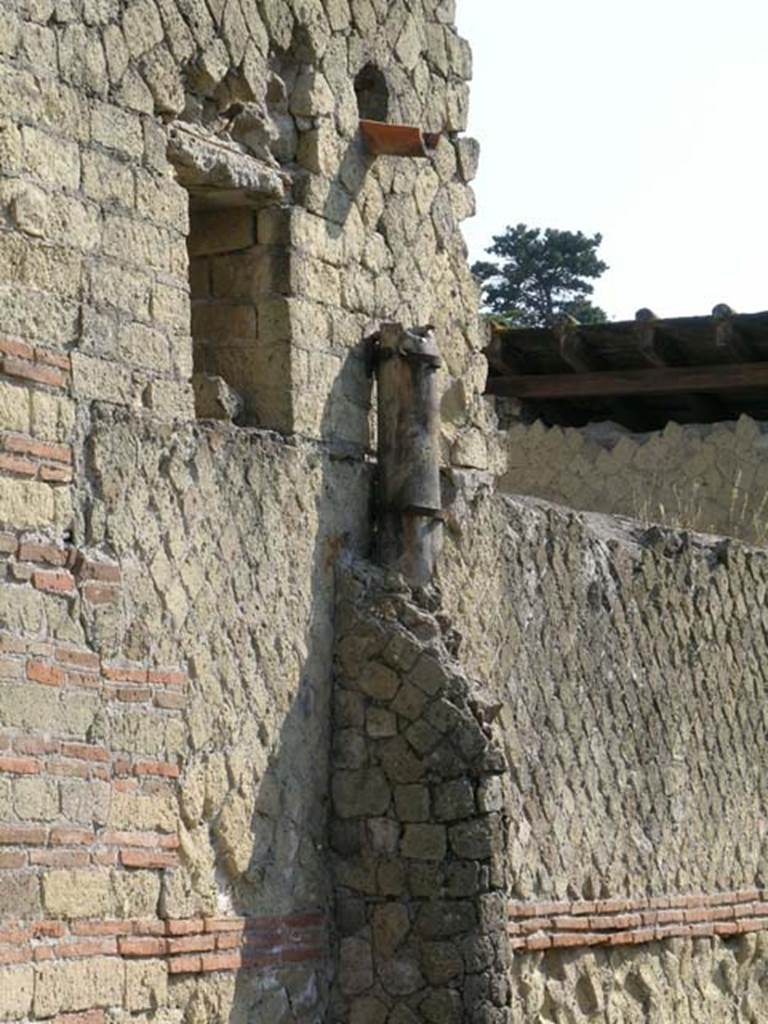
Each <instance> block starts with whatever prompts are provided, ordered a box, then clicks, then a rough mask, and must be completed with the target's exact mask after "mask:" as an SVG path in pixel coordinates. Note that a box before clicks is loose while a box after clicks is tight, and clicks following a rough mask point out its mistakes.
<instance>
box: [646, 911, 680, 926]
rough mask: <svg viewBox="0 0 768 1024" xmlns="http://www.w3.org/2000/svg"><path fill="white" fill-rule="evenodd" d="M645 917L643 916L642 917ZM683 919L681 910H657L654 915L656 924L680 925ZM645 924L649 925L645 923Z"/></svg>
mask: <svg viewBox="0 0 768 1024" xmlns="http://www.w3.org/2000/svg"><path fill="white" fill-rule="evenodd" d="M643 916H644V917H645V915H643ZM684 918H685V911H683V910H659V911H658V913H657V914H656V922H655V923H656V924H680V922H681V921H683V920H684ZM645 924H650V922H649V921H646V922H645Z"/></svg>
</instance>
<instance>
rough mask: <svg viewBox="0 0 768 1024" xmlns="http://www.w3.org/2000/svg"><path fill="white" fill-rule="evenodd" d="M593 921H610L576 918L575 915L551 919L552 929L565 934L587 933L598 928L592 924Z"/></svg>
mask: <svg viewBox="0 0 768 1024" xmlns="http://www.w3.org/2000/svg"><path fill="white" fill-rule="evenodd" d="M595 920H611V918H594V917H593V918H589V917H576V916H575V915H569V916H567V917H566V916H558V917H554V918H553V919H552V922H553V924H554V927H555V928H557V929H558V931H566V932H588V931H591V930H592V929H593V928H598V927H599V925H596V924H593V923H592V922H593V921H595Z"/></svg>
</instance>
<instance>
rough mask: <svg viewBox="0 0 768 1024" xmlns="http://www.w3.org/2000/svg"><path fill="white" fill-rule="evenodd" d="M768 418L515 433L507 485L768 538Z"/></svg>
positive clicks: (518, 428) (510, 438) (588, 505)
mask: <svg viewBox="0 0 768 1024" xmlns="http://www.w3.org/2000/svg"><path fill="white" fill-rule="evenodd" d="M766 450H767V449H766V435H765V424H761V423H756V422H755V421H754V420H751V419H749V417H747V416H742V418H741V419H740V420H739V421H738V422H735V423H729V422H724V423H712V424H703V425H694V424H690V425H685V426H681V425H680V424H677V423H669V424H668V425H667V427H666V428H665V429H664V430H663V431H656V432H653V433H649V434H631V433H629V432H628V431H626V430H623V429H622V428H620V427H617V426H615V425H614V424H593V425H592V426H590V427H585V428H581V429H577V428H570V427H568V428H560V427H553V428H547V427H545V426H544V425H543V424H542V423H541V422H536V423H534V424H531V425H523V424H517V425H515V426H513V427H512V428H511V429H510V430H509V431H508V432H507V434H506V454H507V460H508V463H507V470H506V473H505V474H504V476H503V477H502V478H501V480H500V487H501V488H502V489H503V490H504V491H506V492H507V493H509V494H529V495H531V496H533V497H536V498H544V499H546V500H547V501H554V502H557V503H558V504H561V505H565V506H566V507H568V508H579V509H584V510H586V511H590V512H606V513H609V514H612V515H622V516H629V517H630V518H633V519H640V520H641V521H644V522H647V523H664V524H666V525H667V526H673V527H681V528H683V529H688V530H696V531H698V532H700V533H714V534H722V535H726V536H733V537H741V538H742V539H743V540H747V541H749V542H751V543H757V544H763V543H765V539H766V535H767V534H766V530H767V528H768V507H767V503H766V498H765V494H766V488H767V487H768V461H766Z"/></svg>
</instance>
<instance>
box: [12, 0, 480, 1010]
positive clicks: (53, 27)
mask: <svg viewBox="0 0 768 1024" xmlns="http://www.w3.org/2000/svg"><path fill="white" fill-rule="evenodd" d="M453 15H454V11H453V4H452V3H451V2H450V0H426V2H424V3H421V2H419V3H416V4H410V3H409V4H402V3H389V2H382V0H351V2H347V0H333V2H322V3H321V2H319V0H317V2H315V0H290V2H285V0H228V2H227V3H206V2H204V0H178V2H177V0H170V2H169V0H158V2H154V0H137V2H130V3H128V2H123V0H106V2H103V3H102V2H97V3H92V2H90V0H74V2H71V3H70V2H64V3H59V2H53V0H50V2H49V0H41V2H38V0H30V2H26V0H25V2H23V3H18V4H16V3H11V4H4V5H2V10H0V110H1V111H2V113H1V114H0V431H2V434H1V437H0V448H1V449H2V450H1V451H0V477H1V479H0V551H2V555H3V560H4V561H3V565H4V578H3V580H2V584H1V585H0V645H1V646H2V656H1V658H0V680H1V683H0V1020H2V1021H3V1022H6V1021H9V1020H13V1021H27V1020H38V1019H46V1020H48V1019H56V1020H64V1019H70V1020H71V1019H73V1018H69V1017H68V1016H67V1015H70V1014H75V1015H81V1016H78V1018H77V1019H78V1020H83V1021H87V1022H88V1024H98V1022H101V1021H103V1020H104V1019H105V1018H106V1019H109V1020H110V1021H118V1020H120V1021H123V1020H125V1021H128V1020H131V1021H142V1022H148V1021H152V1022H157V1024H160V1022H162V1024H166V1022H167V1024H170V1022H175V1021H182V1020H184V1021H188V1022H193V1021H194V1022H199V1024H203V1022H206V1024H208V1022H211V1021H216V1020H218V1021H222V1022H224V1021H228V1022H229V1021H237V1020H242V1021H245V1020H262V1021H264V1022H266V1021H269V1022H277V1021H286V1022H287V1021H319V1020H323V1019H324V1018H325V1016H326V1007H327V1003H328V998H329V993H330V985H331V979H332V975H333V965H334V959H335V951H336V947H335V943H334V940H333V926H332V924H333V922H332V911H333V902H332V883H331V874H330V864H329V858H328V855H327V849H326V847H327V842H326V831H327V803H328V793H329V768H328V751H329V748H330V722H331V716H330V699H331V650H332V640H333V629H332V622H333V606H334V602H333V567H334V564H335V562H336V560H337V559H338V557H339V555H340V553H342V552H344V551H345V550H347V549H349V550H352V551H354V552H356V553H357V554H365V553H366V552H367V550H368V547H369V520H370V515H369V507H370V491H371V488H370V474H371V467H370V463H369V457H368V454H367V453H368V449H369V447H370V444H371V428H370V422H371V419H370V405H371V383H370V379H369V376H368V365H367V346H366V339H367V337H368V336H369V335H370V334H371V333H372V332H373V331H375V330H376V329H377V328H378V326H379V324H380V323H381V322H382V321H383V320H397V319H400V320H403V321H404V322H406V323H408V324H418V325H424V324H427V323H429V322H433V323H435V324H436V325H437V327H438V329H439V331H440V332H441V334H442V336H443V337H444V339H445V342H444V345H443V354H444V358H445V367H444V370H443V372H442V377H441V380H442V384H441V394H442V395H443V422H444V451H445V455H446V458H450V457H451V453H452V452H453V453H454V454H455V455H456V458H458V459H461V460H463V461H467V459H468V458H469V456H468V454H467V452H466V451H463V450H462V448H461V444H460V441H461V438H462V436H463V435H464V434H465V433H467V432H469V433H472V431H474V432H475V433H474V434H472V436H475V434H476V433H477V430H478V428H479V427H481V426H482V425H483V423H484V417H485V415H486V414H485V411H484V407H483V406H482V405H481V404H479V403H478V401H477V393H478V391H479V390H480V389H481V387H482V383H483V379H484V374H485V366H484V361H483V359H482V357H481V356H480V354H479V347H480V340H479V332H478V327H477V324H476V317H475V308H476V296H475V288H474V285H473V283H472V281H471V278H470V276H469V273H468V271H467V268H466V259H465V250H464V245H463V241H462V239H461V235H460V232H459V222H460V221H461V219H462V218H463V217H465V216H467V215H468V214H469V213H470V212H471V210H472V203H473V199H472V194H471V191H470V189H469V187H468V184H467V183H468V181H469V180H470V179H471V177H472V176H473V174H474V170H475V164H476V160H477V147H476V145H475V144H474V143H473V142H472V141H471V140H466V139H463V138H461V137H460V132H461V131H462V130H463V128H464V127H465V118H466V108H467V84H466V81H467V79H468V78H469V76H470V72H471V61H470V55H469V51H468V48H467V46H466V44H465V43H464V42H463V41H462V40H461V39H460V38H459V37H458V36H457V34H456V32H455V29H454V27H453ZM372 107H377V109H378V111H379V113H380V116H382V117H383V118H384V119H386V120H389V121H397V120H404V121H410V122H413V123H415V124H417V125H419V126H421V127H422V128H423V129H425V130H427V131H430V132H434V133H440V140H439V142H438V144H437V146H436V148H435V150H434V152H432V153H431V154H430V155H429V156H428V157H425V158H423V159H403V158H398V157H392V156H385V157H378V158H376V159H374V158H373V157H371V156H370V155H369V154H368V153H367V151H366V150H365V148H364V147H363V144H362V142H361V139H360V136H359V133H358V121H359V118H360V117H361V116H362V115H363V114H366V113H367V114H370V113H371V112H372V109H371V108H372ZM233 392H237V393H238V394H234V393H233ZM211 418H214V419H219V420H221V419H224V420H227V419H232V418H234V419H235V421H236V424H237V425H231V424H229V423H226V422H225V423H219V424H218V425H217V424H216V423H213V422H211V421H210V420H211ZM271 431H276V433H272V432H271ZM475 448H477V445H475ZM470 461H471V460H470Z"/></svg>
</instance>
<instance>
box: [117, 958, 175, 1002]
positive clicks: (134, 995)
mask: <svg viewBox="0 0 768 1024" xmlns="http://www.w3.org/2000/svg"><path fill="white" fill-rule="evenodd" d="M167 999H168V968H167V966H166V964H165V963H164V962H163V961H162V960H140V961H133V962H132V961H128V962H127V963H126V965H125V1008H126V1009H127V1010H134V1011H135V1010H154V1009H157V1008H158V1007H161V1006H165V1004H166V1002H167Z"/></svg>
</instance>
